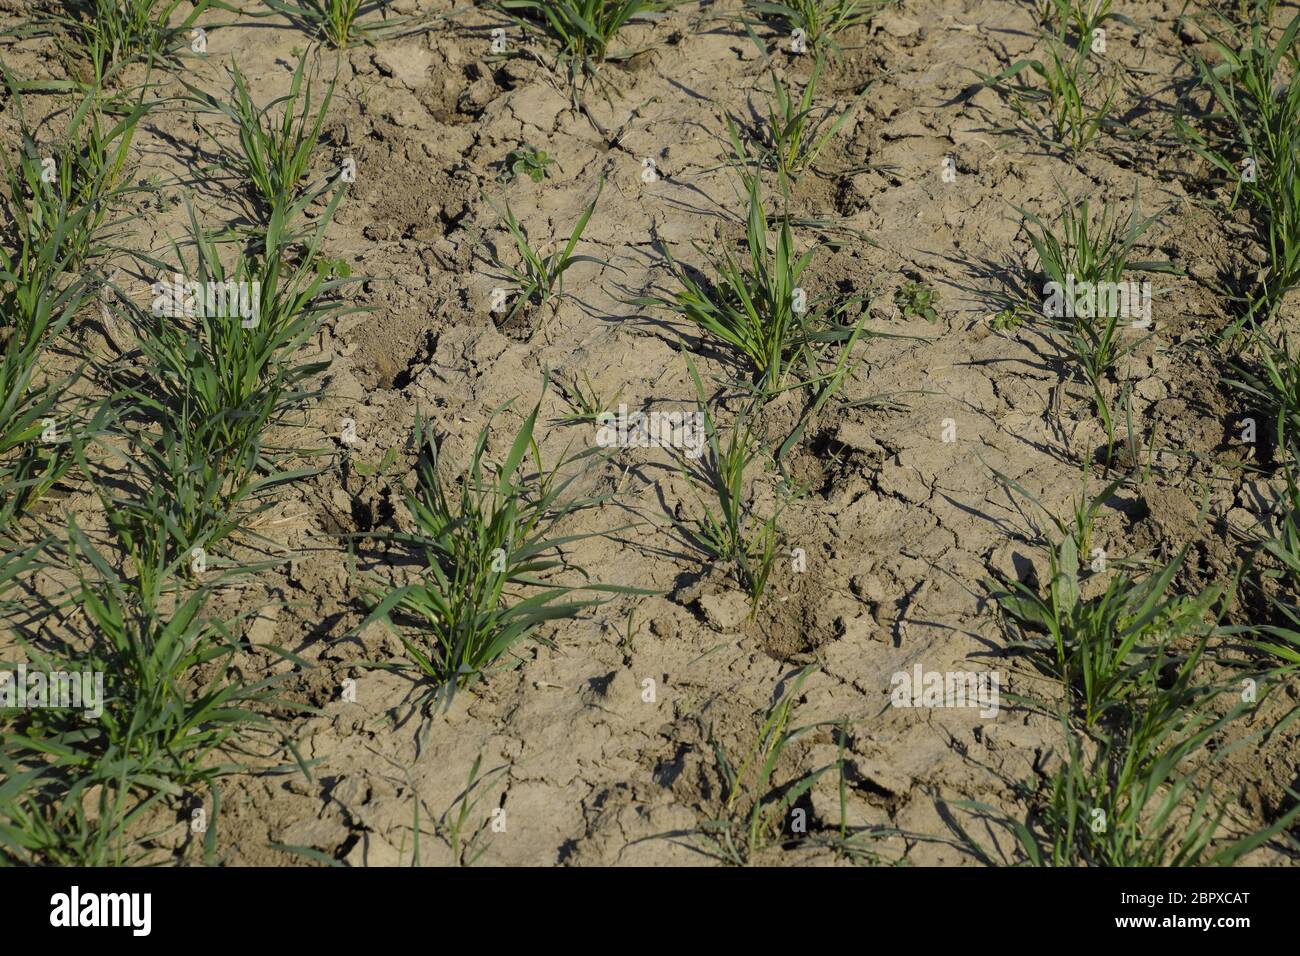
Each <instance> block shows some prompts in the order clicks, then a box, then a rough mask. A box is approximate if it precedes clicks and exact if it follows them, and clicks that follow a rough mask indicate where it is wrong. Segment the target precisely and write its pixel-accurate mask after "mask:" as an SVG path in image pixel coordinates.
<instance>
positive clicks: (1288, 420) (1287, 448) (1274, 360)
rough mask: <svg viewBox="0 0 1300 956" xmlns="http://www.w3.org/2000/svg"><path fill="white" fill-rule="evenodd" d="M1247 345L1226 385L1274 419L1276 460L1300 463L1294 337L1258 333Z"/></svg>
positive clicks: (1299, 376)
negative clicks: (1292, 339) (1291, 339)
mask: <svg viewBox="0 0 1300 956" xmlns="http://www.w3.org/2000/svg"><path fill="white" fill-rule="evenodd" d="M1246 344H1247V345H1248V346H1250V347H1249V348H1247V349H1242V351H1241V352H1240V353H1239V354H1238V355H1237V356H1236V357H1235V358H1233V359H1232V361H1231V366H1232V371H1231V372H1229V373H1228V374H1227V375H1225V376H1224V383H1225V384H1226V385H1227V386H1228V387H1229V388H1232V389H1234V390H1236V391H1238V392H1240V393H1241V394H1242V395H1244V396H1247V397H1249V398H1250V399H1251V400H1252V402H1254V403H1257V405H1258V408H1259V410H1260V411H1261V412H1263V413H1264V414H1265V415H1267V416H1269V417H1270V418H1271V419H1272V425H1273V437H1274V440H1275V441H1276V443H1277V447H1276V452H1275V457H1276V458H1277V459H1278V460H1279V461H1281V462H1284V463H1294V462H1296V461H1300V360H1298V359H1297V357H1296V355H1295V349H1294V348H1293V347H1292V345H1291V342H1290V336H1289V335H1288V334H1287V332H1286V330H1285V329H1282V330H1280V331H1278V332H1277V333H1276V334H1274V335H1268V334H1266V333H1265V332H1264V331H1262V330H1257V331H1255V332H1252V333H1251V334H1250V337H1249V339H1248V340H1247V342H1246ZM1252 358H1253V361H1252V360H1251V359H1252Z"/></svg>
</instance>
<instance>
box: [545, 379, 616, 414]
mask: <svg viewBox="0 0 1300 956" xmlns="http://www.w3.org/2000/svg"><path fill="white" fill-rule="evenodd" d="M555 387H556V388H557V389H558V390H559V392H560V395H561V396H562V397H563V398H564V400H565V402H566V403H568V405H569V407H570V408H572V409H573V413H572V414H570V415H566V416H564V417H563V418H561V419H560V422H561V423H563V424H566V425H574V424H578V423H579V422H586V423H591V424H597V423H599V422H600V420H601V419H602V417H604V416H605V415H607V414H608V413H609V410H610V409H611V408H613V407H614V405H615V404H617V402H618V400H619V399H620V398H621V397H622V395H623V388H624V386H622V385H620V386H619V388H618V391H616V392H615V393H614V395H613V397H612V398H609V399H604V398H601V397H600V393H599V392H597V391H596V387H595V386H594V385H592V384H591V377H590V376H588V375H587V371H586V369H583V372H582V380H581V381H579V380H578V376H576V375H573V376H570V378H569V380H568V381H567V382H565V381H560V380H557V381H556V383H555Z"/></svg>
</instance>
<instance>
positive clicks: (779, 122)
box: [727, 30, 871, 182]
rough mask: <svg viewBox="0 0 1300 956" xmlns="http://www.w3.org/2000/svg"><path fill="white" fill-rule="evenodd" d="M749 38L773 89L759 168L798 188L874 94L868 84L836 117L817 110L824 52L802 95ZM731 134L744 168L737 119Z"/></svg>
mask: <svg viewBox="0 0 1300 956" xmlns="http://www.w3.org/2000/svg"><path fill="white" fill-rule="evenodd" d="M749 36H750V39H752V40H753V42H754V45H755V46H756V47H758V50H759V52H760V53H761V54H762V56H763V60H764V62H765V63H766V64H767V69H768V76H769V78H770V81H771V85H772V93H771V95H770V97H769V99H768V106H767V122H766V124H765V125H764V126H763V127H762V128H761V129H760V131H759V136H758V142H757V146H758V148H759V151H760V156H759V159H758V164H759V165H761V166H763V167H766V168H769V169H773V170H775V171H777V172H778V173H779V174H781V176H782V179H783V181H786V180H788V181H790V182H794V181H795V180H796V179H798V178H799V176H800V174H802V173H803V172H805V171H806V170H809V169H813V168H814V164H815V163H816V162H817V159H818V157H820V156H821V154H822V152H823V151H824V150H825V149H826V147H827V146H828V145H829V144H830V142H831V140H833V139H834V138H835V136H836V134H837V133H839V131H840V130H841V129H842V128H843V127H844V124H845V123H846V122H848V120H849V118H850V117H852V115H853V113H854V110H855V109H856V107H857V105H858V103H860V102H861V101H862V98H863V97H864V96H866V94H867V92H868V91H869V90H870V89H871V85H870V84H868V85H867V86H866V87H865V88H864V89H863V90H862V92H860V93H859V94H858V95H857V96H856V97H854V99H853V102H852V103H850V104H849V106H848V107H847V108H845V109H844V110H843V111H842V112H840V113H839V114H838V115H835V114H834V113H833V111H831V110H830V109H829V108H823V107H816V106H814V105H813V103H814V101H815V100H816V97H817V84H818V82H819V81H820V79H821V74H822V69H823V67H824V66H825V60H824V57H823V55H822V54H821V53H820V52H819V53H817V55H816V58H815V60H814V62H813V70H812V74H811V75H810V76H809V77H808V82H807V83H805V84H804V88H803V93H802V94H801V95H796V94H794V93H792V92H791V91H790V89H789V88H788V87H787V86H786V85H785V83H784V82H783V81H782V80H781V77H780V76H779V75H778V73H777V70H776V65H775V64H774V63H773V62H772V58H771V55H770V54H769V53H768V50H767V47H766V45H765V44H764V43H763V41H762V40H760V39H759V38H758V36H757V35H755V34H754V32H753V31H752V30H750V33H749ZM727 131H728V134H729V135H730V138H731V148H732V153H733V154H734V156H735V157H736V158H737V159H738V160H740V161H742V162H743V160H744V157H745V156H746V150H745V148H744V146H743V144H742V142H741V138H740V134H739V132H738V131H737V129H736V124H735V121H734V120H733V119H732V118H731V117H728V118H727Z"/></svg>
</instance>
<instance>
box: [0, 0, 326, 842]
mask: <svg viewBox="0 0 1300 956" xmlns="http://www.w3.org/2000/svg"><path fill="white" fill-rule="evenodd" d="M110 6H111V5H110ZM155 7H156V5H149V4H134V5H131V4H121V5H117V6H116V7H114V10H115V11H116V13H118V14H121V15H122V18H123V19H122V21H121V22H122V23H124V24H126V27H124V30H126V32H125V33H123V34H122V35H121V36H114V37H110V38H109V39H110V40H111V41H112V42H108V43H102V42H100V41H99V40H95V42H94V43H92V42H91V39H92V38H89V37H85V36H83V39H84V40H85V41H86V44H87V47H88V55H89V56H90V57H91V58H92V60H93V61H94V62H99V61H98V60H94V58H95V57H97V56H99V55H100V53H101V52H102V51H103V50H104V49H108V50H110V51H111V53H112V57H111V61H105V62H108V63H109V66H112V65H114V64H117V63H120V62H124V61H128V60H132V59H135V58H141V57H144V58H149V57H152V56H155V55H163V54H166V53H168V52H170V47H166V46H165V41H163V40H158V39H157V37H158V36H160V35H165V36H172V34H171V33H169V32H167V31H169V30H171V29H172V28H171V27H170V26H167V24H168V19H167V14H168V13H169V12H170V11H169V10H163V11H161V13H160V12H159V11H157V10H155V9H154V8H155ZM151 11H152V13H151ZM132 12H135V13H140V14H142V16H143V19H139V18H137V19H132V18H131V17H130V16H129V14H131V13H132ZM153 16H157V17H158V18H157V19H151V17H153ZM115 23H117V21H114V20H112V19H105V20H104V21H103V22H100V23H98V25H97V26H96V28H95V29H96V30H99V31H101V32H102V31H103V30H107V29H109V28H110V27H113V25H114V24H115ZM149 24H152V26H153V27H154V28H157V29H156V30H154V31H153V32H151V31H150V29H146V28H145V27H146V26H148V25H149ZM186 25H188V21H187V24H186ZM83 26H84V24H83ZM113 28H114V29H115V27H113ZM159 31H161V33H160V32H159ZM96 36H99V34H96ZM158 43H164V47H162V48H160V47H159V46H158V45H157V44H158ZM306 70H307V59H306V57H304V59H303V60H302V62H300V64H299V67H298V70H297V71H296V73H295V75H294V82H293V86H292V89H291V92H290V94H289V95H288V96H287V97H285V98H283V99H282V100H277V101H275V102H273V103H271V104H268V105H266V106H262V107H258V106H255V105H254V104H253V103H252V102H251V100H250V99H249V97H248V95H247V91H246V88H245V87H244V86H243V84H242V78H241V77H240V75H239V74H238V71H237V70H235V71H234V72H233V73H232V76H233V79H234V82H235V90H234V91H233V92H232V99H233V100H234V105H233V106H232V107H230V108H229V110H228V111H227V115H228V116H229V118H230V119H231V121H232V125H233V127H234V133H235V134H236V135H237V138H238V143H239V145H238V147H236V148H232V149H229V150H224V151H223V152H222V158H223V160H224V161H225V162H226V163H227V164H228V166H229V168H230V169H231V171H232V173H234V174H235V176H236V177H238V178H237V180H236V188H237V189H238V190H239V191H240V192H241V193H245V194H246V196H247V198H248V200H249V202H250V203H251V204H252V205H253V206H254V207H255V209H256V211H257V213H258V217H257V218H256V219H255V220H254V222H255V225H254V226H253V227H252V228H251V229H250V230H247V234H246V235H244V236H241V237H240V240H239V241H232V240H231V239H230V238H228V236H229V232H228V231H223V232H222V233H218V232H217V231H215V230H209V229H207V228H205V227H204V226H203V225H202V224H201V218H200V216H199V215H197V214H196V213H195V212H194V211H193V209H190V210H189V234H188V236H187V237H186V238H185V239H184V240H183V241H177V242H175V243H174V244H173V247H172V249H171V252H170V255H168V256H166V258H165V259H158V258H155V257H153V256H151V255H148V254H145V253H134V254H133V255H134V257H135V260H136V262H137V263H138V264H139V265H140V267H142V268H144V269H156V270H159V272H160V273H161V275H163V276H164V277H165V278H164V279H160V281H159V283H158V284H157V285H156V287H155V291H157V290H158V289H163V290H166V292H165V293H164V294H163V295H159V296H156V297H155V298H154V299H153V301H152V302H149V303H148V304H147V305H141V304H139V303H138V302H136V301H134V299H133V298H132V297H131V296H130V295H129V294H126V293H124V292H123V291H121V290H118V289H116V288H115V287H109V286H107V285H105V284H104V283H103V282H102V279H98V278H96V272H95V271H94V270H97V269H98V268H99V266H100V264H101V261H100V260H103V261H107V258H108V255H109V253H110V251H117V250H113V249H111V248H110V246H109V245H108V243H107V242H106V239H107V238H108V237H112V236H114V235H115V234H116V231H117V227H119V226H120V225H121V224H122V217H121V212H122V206H123V199H124V193H125V192H126V191H128V188H129V187H127V186H126V185H124V183H125V182H126V174H125V171H124V167H125V166H126V165H127V164H128V163H129V161H130V160H129V144H130V140H131V134H132V131H133V130H134V129H135V128H136V125H137V124H138V122H139V119H140V117H141V116H142V115H144V113H145V112H146V111H148V110H150V109H155V108H158V107H159V106H160V104H159V102H157V101H156V100H150V101H148V102H146V95H147V93H148V92H149V88H148V83H146V84H145V85H144V86H142V87H139V88H136V89H124V88H123V85H122V84H121V83H120V82H119V83H118V84H117V88H116V89H115V91H114V93H113V95H112V96H111V97H110V96H108V95H107V94H104V92H103V90H101V89H100V88H99V87H98V86H93V87H92V88H91V89H90V90H89V92H88V93H87V94H86V95H85V98H84V99H82V100H81V102H80V106H79V108H78V109H77V111H76V113H75V115H74V120H73V123H72V124H71V125H70V127H69V129H68V130H67V132H66V134H65V141H64V142H63V143H61V144H58V145H57V146H56V147H55V148H54V151H53V153H52V154H51V155H49V156H48V157H42V156H41V155H40V154H39V153H40V151H39V149H38V148H37V146H36V143H35V141H34V139H30V138H29V139H28V140H27V141H26V142H25V143H24V154H23V155H22V156H21V157H20V160H19V162H17V163H13V164H11V165H10V166H9V167H8V169H9V173H10V175H9V183H8V190H7V191H8V195H7V197H6V199H7V201H8V204H9V209H8V210H7V211H8V212H9V216H8V217H7V218H8V220H9V222H10V223H12V224H13V227H12V228H11V229H10V234H9V235H8V236H6V241H5V254H6V257H7V258H6V267H7V268H6V271H5V274H4V275H3V277H2V278H3V279H4V282H5V286H4V290H5V303H6V311H5V317H6V324H8V323H9V322H10V321H12V322H13V324H14V326H15V327H16V334H14V335H11V336H10V337H9V338H8V340H7V342H6V357H5V368H6V370H7V374H6V385H7V391H6V395H5V399H6V401H5V410H6V413H7V414H6V420H5V429H4V431H5V434H6V435H8V436H12V438H11V439H10V440H8V441H7V442H6V447H5V452H6V454H5V456H4V459H3V461H4V464H3V468H4V471H3V473H2V474H3V483H4V502H5V516H6V519H9V524H10V526H9V527H7V528H6V533H7V534H12V535H13V536H14V538H15V539H16V540H19V539H26V540H31V541H32V542H33V543H31V544H30V545H28V546H26V547H25V548H22V549H15V550H14V551H13V552H8V551H7V554H10V555H11V556H10V557H8V558H7V559H6V565H5V569H4V574H3V575H2V577H3V578H4V582H5V584H6V589H5V594H4V596H5V599H6V601H7V604H8V606H7V607H6V611H7V612H8V616H7V619H8V621H9V622H10V623H11V625H12V626H13V628H14V630H15V634H16V636H17V641H18V647H19V649H20V651H21V653H22V655H23V658H24V661H23V663H25V665H26V666H27V668H28V669H29V670H32V671H40V672H43V673H47V674H82V673H84V674H93V675H95V676H96V679H98V680H100V681H102V685H101V692H100V700H99V708H98V709H100V710H101V712H100V713H98V714H95V715H94V716H93V718H90V717H87V716H86V715H85V714H83V713H77V712H75V711H69V710H68V709H50V708H44V707H38V708H26V709H18V710H16V711H6V714H5V727H4V730H3V732H2V733H0V738H2V739H0V752H2V753H3V758H2V759H3V760H4V762H5V766H4V770H5V778H6V779H5V784H4V786H3V788H0V853H3V854H4V856H5V857H6V858H7V859H9V860H14V861H17V860H37V861H44V862H64V863H66V862H83V863H110V862H111V863H120V862H128V861H131V860H134V859H142V858H147V854H148V852H149V844H148V843H147V841H146V840H145V838H146V837H148V836H153V835H155V834H151V833H146V834H144V836H143V837H142V835H141V833H140V827H142V826H147V825H149V824H153V825H158V824H159V821H163V823H164V824H165V822H166V821H167V819H168V816H167V814H169V813H170V814H172V816H171V819H172V820H175V819H176V814H186V813H188V812H189V811H191V810H199V812H200V816H199V819H202V820H204V822H205V824H206V825H205V826H203V827H195V828H194V834H195V835H194V836H193V837H192V840H193V841H194V842H196V843H198V844H201V846H202V851H203V852H204V853H205V854H206V855H208V856H211V855H212V854H213V853H214V851H215V846H216V843H215V835H216V832H217V831H216V815H217V811H218V808H219V805H220V797H219V789H218V781H219V779H220V778H221V777H223V776H225V775H227V774H229V773H231V772H233V771H235V770H237V769H239V768H240V767H241V766H244V765H246V764H247V763H248V762H249V761H250V760H253V759H255V758H256V759H263V760H264V759H267V758H273V757H275V755H276V754H278V753H280V752H281V751H282V749H283V746H284V744H285V743H286V741H285V740H284V739H283V735H282V734H281V733H280V732H279V731H278V730H277V729H276V728H275V727H274V726H273V725H272V723H271V722H270V721H269V720H268V718H267V716H266V713H267V711H268V709H269V708H270V707H271V706H273V705H276V704H279V703H283V702H279V701H277V700H276V698H275V696H274V693H275V692H274V686H273V685H274V681H273V680H271V679H267V680H261V681H256V680H251V679H248V678H246V677H244V676H242V670H241V669H240V668H237V667H236V666H235V665H237V664H238V663H239V661H240V660H241V659H242V658H243V657H244V656H245V655H247V654H249V653H250V652H254V651H257V652H262V653H269V654H272V655H275V654H282V653H283V652H281V651H279V649H278V648H274V647H262V648H254V647H252V646H251V645H250V644H249V642H248V640H247V639H246V637H245V636H244V634H243V632H244V630H245V624H246V621H245V620H244V618H245V617H247V614H244V615H239V616H237V617H234V618H230V617H228V616H224V615H222V614H219V613H215V612H214V611H212V610H211V607H212V600H211V599H212V598H213V596H214V595H216V594H218V593H219V592H221V591H222V590H224V589H225V588H227V587H229V586H231V585H233V584H235V583H237V582H238V581H239V580H240V579H242V578H244V577H246V576H247V575H248V574H250V573H252V572H255V571H258V570H261V569H263V568H265V567H266V566H268V562H259V561H257V560H256V558H254V560H253V561H250V560H249V558H248V555H249V554H253V555H256V554H257V550H258V544H259V538H258V536H257V535H256V533H255V532H254V531H253V530H252V529H251V528H250V526H249V525H250V519H251V518H252V517H253V516H254V515H255V514H257V513H258V512H259V511H261V510H263V509H265V508H267V507H269V506H270V505H271V504H272V503H273V500H274V499H273V496H274V494H275V492H276V489H277V488H278V487H279V486H281V485H283V484H285V483H287V482H291V481H293V480H295V479H298V478H300V477H302V476H303V475H305V474H309V473H311V471H312V469H308V468H303V467H296V468H295V467H291V465H292V463H293V461H294V459H295V457H299V458H300V455H297V454H296V453H295V450H294V449H293V447H292V446H289V445H280V444H274V443H272V441H271V439H273V437H274V436H275V435H276V434H277V432H278V431H280V430H282V429H283V427H284V426H285V425H286V423H287V422H288V421H289V420H290V418H291V416H293V415H294V414H296V413H297V412H298V411H299V410H301V409H303V408H305V407H306V406H307V405H308V404H309V403H310V402H311V401H312V400H314V399H315V398H316V397H318V395H319V391H318V389H317V388H316V387H315V386H313V384H312V382H313V381H314V380H316V379H317V378H318V377H319V375H320V373H321V372H323V371H324V370H325V366H324V365H322V364H319V363H310V362H304V361H302V359H301V358H300V357H299V352H300V349H301V346H302V345H303V344H304V343H305V342H306V341H307V340H308V339H309V338H310V337H312V336H313V334H314V333H315V332H316V330H317V329H318V328H319V327H320V325H321V322H322V321H324V320H325V318H326V317H327V316H329V315H331V314H337V313H338V312H339V311H340V310H342V309H343V308H344V302H343V300H342V298H341V294H342V291H343V285H344V283H345V282H346V281H347V280H346V277H344V276H340V275H338V274H337V273H339V272H345V271H346V270H345V269H342V268H341V267H340V265H339V264H337V263H332V262H330V261H328V260H327V259H326V258H325V257H324V256H323V255H322V254H321V246H322V242H323V238H324V232H325V229H326V226H327V225H328V223H329V222H330V220H331V218H332V216H333V213H334V210H335V209H336V208H337V206H338V203H339V202H340V201H341V199H342V196H343V190H344V185H343V184H342V183H340V182H337V181H336V179H337V177H336V176H333V175H330V176H326V177H325V178H324V180H323V181H322V182H319V183H315V184H312V183H307V182H305V181H304V180H305V177H306V176H307V173H308V169H309V166H310V165H311V163H310V160H311V157H312V155H313V152H314V150H315V147H316V143H317V139H318V136H319V132H320V128H321V124H322V122H323V120H324V115H325V110H326V108H327V107H328V104H329V93H327V94H326V95H325V97H324V98H323V100H322V102H320V103H319V104H317V103H316V102H315V101H313V99H312V95H311V87H312V85H313V80H311V79H307V80H304V76H305V74H306ZM33 85H34V84H33ZM47 85H48V84H47ZM331 91H332V84H331ZM12 96H13V97H14V99H15V100H17V99H18V98H19V96H20V93H19V87H18V85H17V84H13V89H12ZM124 99H125V100H126V101H128V102H131V103H134V106H133V108H132V109H131V110H130V111H129V112H127V113H126V115H125V116H123V115H122V111H121V106H120V104H121V103H122V102H123V100H124ZM191 105H192V107H193V108H196V109H213V108H214V105H213V101H211V100H208V99H206V98H203V97H202V96H201V95H200V94H198V93H197V91H191ZM110 111H111V112H112V113H113V114H114V115H115V116H117V117H119V118H118V119H117V122H116V123H115V124H109V123H107V122H106V121H105V120H104V116H105V115H106V114H108V113H109V112H110ZM50 171H53V175H50ZM154 188H156V187H154ZM187 205H188V203H187ZM309 210H310V216H309ZM312 217H314V219H313V218H312ZM214 289H216V290H220V292H221V294H222V299H221V304H220V305H219V306H217V307H216V308H214V307H213V304H212V302H213V298H214V297H213V296H212V295H211V294H210V290H214ZM171 290H175V294H170V293H171ZM33 293H35V294H33ZM101 293H102V294H101ZM90 305H101V306H102V307H104V308H106V309H110V310H111V311H112V313H114V314H115V316H116V319H115V324H121V325H123V326H125V327H126V328H128V329H129V330H130V331H131V332H132V333H133V335H134V344H133V346H132V347H131V348H130V349H128V350H127V351H126V352H125V353H124V354H123V355H121V356H119V357H117V358H116V359H114V360H112V361H106V362H95V363H94V364H93V365H92V366H91V367H90V368H89V369H87V370H82V371H85V372H87V373H88V374H87V376H86V377H87V378H89V379H91V380H92V381H93V383H94V386H95V387H96V388H97V389H98V390H99V395H98V397H95V398H91V397H82V398H80V399H77V398H74V397H73V396H72V393H71V392H70V390H69V386H70V382H69V381H60V382H53V381H51V382H49V383H48V384H46V385H44V386H41V387H34V386H33V384H32V382H33V381H34V380H39V373H38V372H37V371H35V369H36V363H37V359H38V358H39V356H40V354H41V352H42V350H44V349H46V348H47V347H48V345H49V342H50V338H51V337H52V336H53V335H54V334H57V332H58V331H60V330H61V329H62V328H64V327H65V326H66V325H67V324H68V323H69V322H70V321H73V320H74V319H75V318H76V317H77V316H78V314H79V313H80V312H83V311H84V310H85V309H86V307H87V306H90ZM9 370H12V372H13V374H12V376H11V375H9V374H8V371H9ZM78 374H80V372H79V373H78ZM34 377H35V378H34ZM73 402H78V403H79V404H77V405H75V406H73V405H72V404H71V403H73ZM38 421H43V423H44V425H45V429H44V432H42V430H41V429H38V428H36V427H35V426H36V423H37V422H38ZM64 423H66V428H65V429H62V430H60V428H59V427H58V426H59V425H60V424H64ZM51 426H53V427H51ZM42 437H44V438H45V439H46V441H45V442H44V443H42V442H41V438H42ZM51 439H53V440H51ZM60 479H62V480H65V481H68V482H73V481H75V482H78V483H84V484H85V485H86V486H88V487H89V488H91V489H92V490H93V492H94V493H95V494H96V496H97V497H98V498H99V500H100V502H101V503H102V507H103V516H104V521H105V524H106V527H105V528H103V529H101V530H97V531H92V530H89V529H83V528H81V527H79V526H78V524H77V522H76V521H75V520H72V519H70V520H69V522H68V525H67V527H66V529H64V530H62V531H60V530H59V529H56V528H52V527H50V526H49V525H48V523H45V522H42V521H39V520H36V519H33V520H32V521H30V522H29V523H28V524H27V525H26V526H19V525H18V523H17V522H18V519H20V518H22V517H23V516H24V515H23V512H24V511H30V507H29V506H30V504H31V503H32V502H33V501H34V499H35V498H36V497H37V496H38V495H39V494H40V493H41V492H43V491H46V490H48V489H49V487H50V486H51V484H53V482H55V481H57V480H60ZM29 517H30V516H29ZM42 567H47V568H49V569H51V571H52V574H53V576H54V577H55V578H56V579H58V580H61V581H63V582H64V585H63V586H62V587H61V589H60V590H59V591H58V592H57V593H56V594H53V595H50V594H48V593H46V594H44V595H43V596H42V597H40V598H39V599H36V600H31V599H28V596H29V595H30V594H32V593H33V588H32V587H31V584H32V581H33V576H34V575H35V574H36V573H37V572H38V571H39V570H41V568H42ZM195 801H199V802H200V803H201V804H202V807H201V808H196V807H194V802H195ZM209 821H210V822H209ZM175 826H176V824H173V825H172V828H174V827H175ZM180 826H181V828H182V830H183V829H184V826H183V824H181V825H180ZM160 828H161V829H169V828H168V827H166V826H165V825H164V826H161V827H160ZM199 834H204V835H203V836H199ZM167 845H169V846H175V845H176V843H175V840H174V839H172V840H171V842H169V843H168V844H167Z"/></svg>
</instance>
